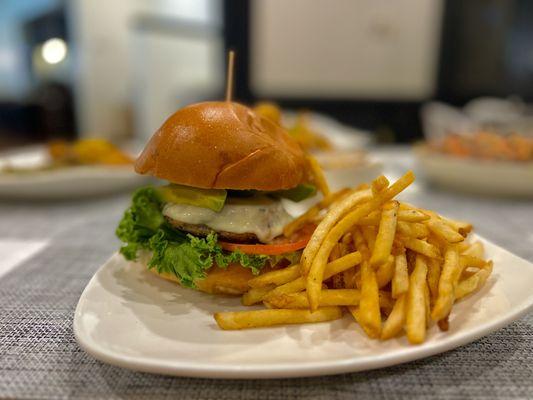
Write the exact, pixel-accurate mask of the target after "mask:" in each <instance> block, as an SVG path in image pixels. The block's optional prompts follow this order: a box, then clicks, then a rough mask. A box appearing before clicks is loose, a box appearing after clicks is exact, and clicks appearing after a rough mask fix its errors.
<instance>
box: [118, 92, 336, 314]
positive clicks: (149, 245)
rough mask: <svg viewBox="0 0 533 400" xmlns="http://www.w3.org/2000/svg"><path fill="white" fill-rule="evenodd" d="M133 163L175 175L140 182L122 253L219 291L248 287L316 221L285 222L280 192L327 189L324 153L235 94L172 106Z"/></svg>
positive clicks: (299, 194) (286, 259)
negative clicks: (309, 149)
mask: <svg viewBox="0 0 533 400" xmlns="http://www.w3.org/2000/svg"><path fill="white" fill-rule="evenodd" d="M135 170H136V172H138V173H140V174H148V175H153V176H155V177H157V178H159V179H163V180H166V181H168V184H167V185H163V186H157V187H146V188H141V189H139V190H137V191H136V192H135V194H134V195H133V200H132V204H131V206H130V208H128V209H127V211H126V212H125V214H124V217H123V219H122V220H121V222H120V224H119V226H118V228H117V235H118V237H119V238H120V239H121V241H122V242H123V244H124V245H123V247H122V248H121V253H122V254H123V255H124V256H125V257H126V258H127V259H129V260H139V261H141V262H143V263H146V265H147V267H148V268H149V269H150V270H151V271H153V272H154V273H156V274H158V275H159V276H161V277H163V278H165V279H169V280H172V281H175V282H177V283H179V284H181V285H183V286H185V287H190V288H195V289H198V290H200V291H204V292H207V293H215V294H217V293H220V294H233V295H235V294H242V293H244V292H246V291H248V289H249V286H248V281H250V280H251V279H252V278H254V277H261V275H260V274H261V273H264V272H266V271H271V272H280V271H281V268H284V267H286V266H287V265H290V264H293V263H294V262H295V261H296V260H298V259H299V257H300V254H301V251H302V249H303V248H304V247H305V245H306V244H307V242H308V240H309V237H310V236H311V234H312V232H313V230H314V228H315V225H314V224H313V223H312V221H307V222H306V223H305V224H299V225H298V227H296V228H295V229H292V230H291V231H290V232H288V233H287V232H284V227H285V226H287V225H288V224H289V223H290V222H291V221H292V220H293V218H292V217H291V216H290V215H289V214H288V213H287V211H286V210H285V209H284V207H283V204H282V201H281V199H284V198H286V199H289V200H292V201H301V200H304V199H306V198H309V197H311V196H314V195H315V193H316V191H317V188H318V190H320V191H322V193H326V194H327V193H329V188H328V186H327V183H326V181H325V179H324V177H323V176H322V174H321V171H320V169H319V168H318V167H317V165H316V162H314V161H313V159H312V158H310V157H309V156H308V155H306V154H305V153H304V152H303V151H302V149H301V148H300V146H299V145H298V143H297V142H296V141H295V140H294V139H292V138H291V137H290V136H289V135H288V134H287V132H286V131H285V130H284V129H283V128H282V127H281V126H279V125H278V124H275V123H274V122H272V121H270V120H269V119H267V118H265V117H263V116H261V115H259V114H257V113H256V112H254V111H253V110H251V109H250V108H248V107H245V106H243V105H241V104H238V103H234V102H230V101H226V102H205V103H198V104H193V105H190V106H188V107H185V108H183V109H181V110H179V111H177V112H176V113H174V114H173V115H172V116H170V117H169V118H168V119H167V120H166V121H165V123H164V124H163V125H162V126H161V128H160V129H159V130H158V131H157V132H156V133H155V134H154V135H153V137H152V138H151V140H150V141H149V142H148V144H147V145H146V147H145V149H144V150H143V152H142V153H141V155H140V156H139V157H138V159H137V160H136V162H135ZM289 276H290V275H289ZM275 282H277V281H275ZM300 314H301V313H300ZM325 315H326V314H325ZM327 315H330V316H331V315H336V314H331V313H329V314H327ZM299 318H300V320H302V318H303V319H305V318H307V317H302V316H301V315H300V317H299ZM309 319H310V320H311V319H313V318H309Z"/></svg>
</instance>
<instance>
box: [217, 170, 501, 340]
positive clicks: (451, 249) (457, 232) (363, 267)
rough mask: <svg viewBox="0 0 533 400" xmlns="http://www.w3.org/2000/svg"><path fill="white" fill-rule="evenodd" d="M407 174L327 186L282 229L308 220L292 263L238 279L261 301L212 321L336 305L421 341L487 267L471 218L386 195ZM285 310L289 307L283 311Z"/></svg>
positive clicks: (281, 318) (384, 331)
mask: <svg viewBox="0 0 533 400" xmlns="http://www.w3.org/2000/svg"><path fill="white" fill-rule="evenodd" d="M414 179H415V177H414V175H413V173H412V172H408V173H406V174H405V175H404V176H402V177H401V178H400V179H398V180H397V181H396V182H394V183H393V184H390V183H389V181H388V180H387V179H386V178H385V177H384V176H380V177H378V178H377V179H375V180H374V181H373V182H372V183H371V185H360V186H359V187H358V188H355V189H344V190H341V191H338V192H333V193H330V194H329V195H327V196H326V197H325V198H324V199H323V200H322V201H320V202H319V203H318V204H316V205H315V206H314V207H312V208H311V209H309V210H308V211H307V212H306V213H304V214H303V215H302V216H301V217H299V218H297V219H296V220H294V221H292V222H290V223H288V224H287V226H286V227H285V232H286V233H287V234H289V235H290V234H291V233H292V232H293V231H294V230H295V229H298V228H299V227H301V226H305V225H306V223H309V222H310V223H312V224H317V227H316V229H315V230H314V232H313V234H312V235H311V237H310V238H309V241H308V242H307V244H306V246H305V248H304V249H303V252H302V255H301V257H300V258H299V260H298V261H297V264H295V265H292V266H289V267H287V268H285V269H283V270H277V271H269V272H266V273H264V274H263V275H260V276H258V277H256V278H252V279H250V280H249V281H248V287H249V289H248V291H247V292H246V293H245V294H244V295H243V297H242V302H243V304H244V305H252V304H257V303H261V302H262V303H263V304H264V305H265V306H266V307H267V308H268V310H254V311H242V312H239V311H237V312H219V313H216V314H215V320H216V322H217V323H218V325H219V327H220V328H222V329H229V330H231V329H246V328H255V327H265V326H272V325H279V324H297V323H309V322H318V321H325V320H331V319H338V318H341V316H342V314H343V312H342V310H343V308H345V309H346V310H347V311H348V312H349V313H350V314H351V315H352V316H353V318H354V319H355V321H357V323H358V324H359V325H360V326H361V328H362V330H363V331H364V332H365V333H366V334H367V335H368V336H369V337H371V338H376V339H378V338H379V339H381V340H386V339H390V338H394V337H398V336H400V335H401V334H402V333H405V334H406V336H407V339H408V340H409V341H410V342H411V343H413V344H418V343H422V342H423V341H424V340H425V338H426V332H427V330H428V328H429V327H431V326H432V325H433V324H436V325H437V326H438V327H439V328H440V329H441V330H447V329H448V328H449V325H450V323H453V321H452V322H450V320H449V316H450V314H451V313H453V305H454V304H455V303H456V302H457V301H459V300H461V299H462V298H464V297H465V296H467V295H469V294H472V293H474V292H476V291H478V290H479V289H480V288H481V287H482V286H483V285H484V284H485V282H486V281H487V279H488V278H489V276H490V274H491V272H492V261H490V260H485V259H484V258H483V256H484V254H483V253H484V250H483V245H482V244H481V242H478V241H470V240H469V238H468V236H469V234H470V233H471V231H472V225H471V224H469V223H468V222H464V221H458V220H453V219H450V218H447V217H444V216H442V215H439V214H438V213H436V212H434V211H431V210H427V209H423V208H419V207H416V206H414V205H411V204H408V203H404V202H402V201H399V200H396V199H395V198H396V196H397V195H398V194H400V193H401V192H402V191H403V190H405V189H406V188H407V187H408V186H409V185H410V184H411V183H413V181H414ZM290 310H293V311H296V312H289V311H290Z"/></svg>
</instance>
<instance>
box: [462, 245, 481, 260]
mask: <svg viewBox="0 0 533 400" xmlns="http://www.w3.org/2000/svg"><path fill="white" fill-rule="evenodd" d="M461 255H463V256H471V257H477V258H483V257H484V256H485V248H484V247H483V243H481V242H479V241H476V242H474V243H472V244H471V245H470V247H469V248H468V249H467V250H465V251H463V252H461Z"/></svg>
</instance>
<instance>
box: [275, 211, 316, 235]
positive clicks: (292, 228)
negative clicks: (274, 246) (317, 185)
mask: <svg viewBox="0 0 533 400" xmlns="http://www.w3.org/2000/svg"><path fill="white" fill-rule="evenodd" d="M319 212H320V208H319V207H318V206H316V205H315V206H313V207H311V208H310V209H309V210H307V211H306V212H305V213H303V214H302V215H300V216H299V217H298V218H296V219H294V220H292V221H291V222H289V223H288V224H287V225H285V227H284V228H283V234H284V235H285V236H286V237H291V236H292V235H293V234H294V233H295V232H297V231H299V230H300V229H301V228H303V227H304V226H305V225H307V224H308V223H309V222H310V221H312V220H313V219H314V218H316V216H317V215H318V213H319Z"/></svg>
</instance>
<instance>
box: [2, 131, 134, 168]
mask: <svg viewBox="0 0 533 400" xmlns="http://www.w3.org/2000/svg"><path fill="white" fill-rule="evenodd" d="M46 152H47V156H48V157H47V160H46V161H45V162H44V163H42V164H39V165H38V166H30V167H20V166H14V165H10V164H9V163H7V165H6V166H5V167H4V168H2V169H1V171H2V172H5V173H32V172H38V171H48V170H56V169H61V168H66V167H72V166H80V165H107V166H121V165H131V164H132V163H133V158H132V157H131V156H130V155H129V154H127V153H126V152H124V151H122V150H121V149H120V148H118V147H117V146H115V145H114V144H113V143H111V142H109V141H108V140H106V139H79V140H76V141H74V142H67V141H65V140H53V141H50V142H48V143H47V145H46Z"/></svg>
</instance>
